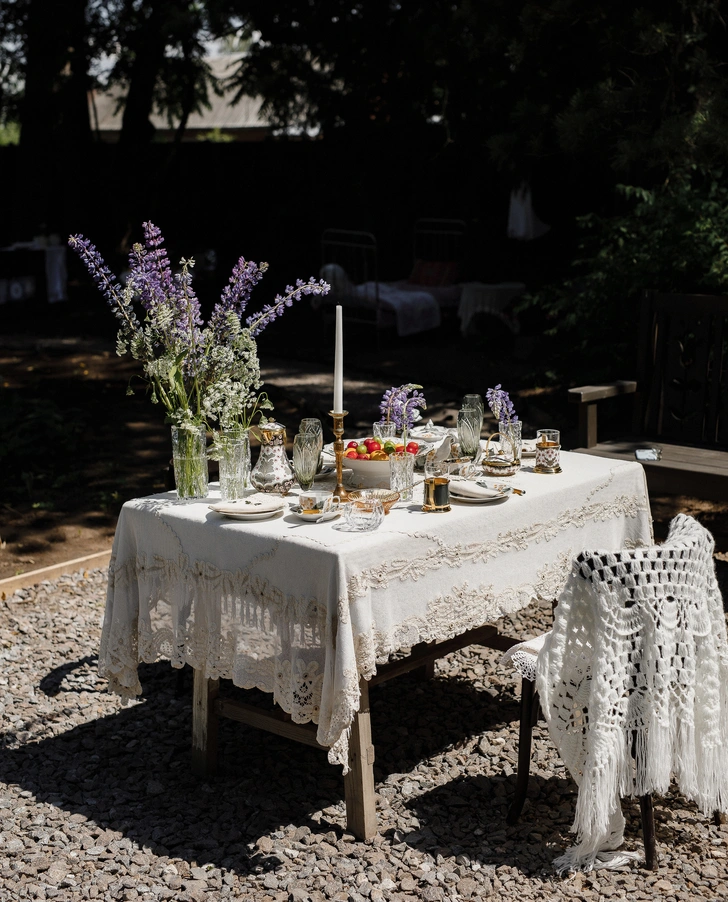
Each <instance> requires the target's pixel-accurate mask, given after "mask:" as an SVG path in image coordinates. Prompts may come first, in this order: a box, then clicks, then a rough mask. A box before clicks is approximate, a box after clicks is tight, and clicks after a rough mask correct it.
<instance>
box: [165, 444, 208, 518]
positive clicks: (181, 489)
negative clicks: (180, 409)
mask: <svg viewBox="0 0 728 902" xmlns="http://www.w3.org/2000/svg"><path fill="white" fill-rule="evenodd" d="M206 444H207V429H206V427H205V426H172V463H173V465H174V483H175V486H176V488H177V497H178V498H179V500H180V501H197V500H199V499H200V498H206V497H207V482H208V475H207V448H206Z"/></svg>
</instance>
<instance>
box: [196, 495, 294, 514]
mask: <svg viewBox="0 0 728 902" xmlns="http://www.w3.org/2000/svg"><path fill="white" fill-rule="evenodd" d="M285 506H286V502H285V501H284V500H283V498H281V496H280V495H266V494H265V492H256V493H255V494H254V495H248V496H247V497H246V498H239V499H238V500H237V501H218V502H216V503H215V504H211V505H210V510H214V511H217V513H218V514H262V513H263V512H264V511H270V512H273V511H278V510H280V509H281V508H282V507H285Z"/></svg>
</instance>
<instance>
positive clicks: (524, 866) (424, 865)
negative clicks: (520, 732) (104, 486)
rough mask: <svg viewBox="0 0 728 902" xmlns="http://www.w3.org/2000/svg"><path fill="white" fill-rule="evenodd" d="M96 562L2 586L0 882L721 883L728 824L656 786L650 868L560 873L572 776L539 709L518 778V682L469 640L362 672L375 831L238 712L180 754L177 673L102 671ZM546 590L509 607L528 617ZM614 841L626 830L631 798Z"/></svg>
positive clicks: (562, 888) (687, 886)
mask: <svg viewBox="0 0 728 902" xmlns="http://www.w3.org/2000/svg"><path fill="white" fill-rule="evenodd" d="M105 584H106V572H105V571H103V570H95V571H90V572H86V573H77V574H74V575H72V576H66V577H63V578H61V579H59V580H57V581H55V582H47V583H42V584H41V585H40V586H37V587H35V588H34V589H30V590H21V591H19V592H16V593H15V594H14V595H13V596H11V597H9V598H7V599H2V600H0V659H1V660H2V668H1V669H0V722H1V723H2V729H3V734H2V754H1V756H0V900H3V902H4V900H16V899H17V900H33V899H55V900H59V902H60V900H77V899H104V900H133V899H140V900H150V902H151V900H154V902H156V900H160V899H174V900H180V902H184V900H209V902H213V900H220V899H245V900H255V902H264V900H265V902H273V900H275V902H288V900H296V902H305V900H309V899H310V900H313V902H324V900H329V899H331V900H336V902H362V900H366V899H369V900H371V902H380V900H393V902H405V900H426V902H438V900H449V899H452V900H457V899H484V898H489V897H492V898H494V899H495V898H497V899H500V900H504V899H508V900H510V899H513V900H515V899H526V900H530V899H549V900H560V899H572V898H573V899H594V900H597V899H630V900H633V899H634V900H639V899H664V900H677V899H679V900H695V899H706V900H707V899H709V900H715V899H717V898H722V897H726V896H727V895H728V865H727V863H726V856H727V843H728V825H722V826H720V827H716V826H714V825H713V824H712V822H711V821H710V820H709V819H706V818H704V817H703V816H702V815H701V814H700V813H699V812H698V811H697V810H696V809H695V807H694V806H693V805H692V804H689V803H686V802H685V801H684V799H682V798H681V797H680V796H679V795H672V794H670V795H668V796H667V797H666V798H660V799H657V800H656V821H657V842H658V853H659V865H660V867H659V870H658V871H656V872H647V871H644V870H640V869H639V868H632V869H626V870H622V871H613V872H609V871H600V872H595V873H592V874H589V875H581V874H578V875H572V876H571V877H569V878H566V879H560V878H557V877H555V875H554V873H553V869H552V861H553V859H554V858H555V857H556V856H557V855H558V854H559V853H560V852H561V851H562V850H563V849H564V847H565V846H566V845H568V844H569V843H570V839H571V837H570V834H569V826H570V824H571V820H572V817H573V810H574V802H575V786H574V784H573V782H572V781H571V780H570V778H569V777H568V775H567V773H566V771H565V769H564V767H563V766H562V765H561V764H560V762H559V760H558V759H557V758H556V756H555V754H554V753H553V750H552V748H551V745H550V743H549V741H548V739H547V738H546V737H545V735H544V731H543V728H542V727H541V726H539V727H538V728H537V731H536V734H537V735H536V739H535V751H534V764H533V768H532V778H531V790H530V798H529V801H528V803H527V806H526V809H525V810H524V814H523V817H522V820H521V824H520V825H518V826H517V827H512V828H511V827H507V826H506V824H505V814H506V811H507V807H508V803H509V800H510V798H511V794H512V790H513V783H514V779H515V775H514V769H515V761H516V750H517V722H518V704H517V698H516V689H517V686H516V681H515V679H514V678H513V675H512V673H511V671H510V670H509V669H507V668H501V667H500V666H499V665H498V663H497V660H498V653H497V652H492V651H489V650H486V649H481V648H478V647H474V648H471V649H466V650H464V651H461V652H459V653H457V654H454V655H451V656H450V657H448V658H446V659H444V660H443V661H441V662H439V664H438V667H437V672H436V676H435V678H434V680H432V681H431V682H430V683H424V682H420V681H418V680H417V678H416V677H415V676H413V675H410V676H406V677H402V678H400V679H398V680H394V681H392V682H391V683H389V684H384V685H382V686H379V687H377V688H376V689H374V690H373V691H372V698H371V700H372V714H373V729H374V737H375V743H376V753H377V761H376V765H375V778H376V790H377V793H378V806H379V812H380V821H381V833H380V835H379V836H378V837H377V838H376V839H374V840H373V841H371V842H368V843H363V842H358V841H357V840H355V838H354V837H353V836H351V835H350V834H349V833H347V832H346V827H345V817H344V805H343V801H342V799H343V780H342V778H341V774H340V773H339V772H337V771H336V770H335V769H334V768H332V767H330V766H329V765H328V764H327V762H326V758H325V755H324V754H323V753H322V752H319V751H317V750H315V749H309V748H307V747H303V746H298V745H296V744H293V743H290V742H288V741H286V740H283V739H280V738H278V737H275V736H272V735H269V734H264V733H259V732H256V731H253V730H250V729H248V728H246V727H243V726H242V725H240V724H235V723H232V722H224V723H223V724H222V727H221V737H220V739H221V742H220V769H219V776H218V778H217V779H216V780H215V781H214V782H211V783H209V784H207V783H202V782H199V781H198V780H197V779H195V778H194V777H193V776H192V775H191V773H190V728H191V727H190V725H191V704H190V699H191V673H190V672H189V671H183V672H182V673H183V674H184V675H183V677H182V679H179V678H178V675H179V674H178V672H176V671H173V670H172V668H171V667H169V665H168V664H166V663H165V662H160V663H158V664H154V665H143V666H142V667H141V669H140V672H141V675H142V684H143V686H144V697H143V698H142V699H140V700H139V701H137V702H136V703H133V704H132V705H130V706H127V707H122V706H121V705H120V703H119V701H118V700H117V699H116V698H115V697H113V696H110V695H109V694H108V693H106V691H105V686H104V684H103V682H102V681H101V680H100V679H99V678H98V677H97V675H96V654H97V650H98V643H99V633H100V621H101V617H102V614H103V608H104V595H105ZM548 618H549V613H548V610H547V608H545V607H544V608H541V609H530V610H529V611H528V612H523V613H522V614H521V615H519V616H518V617H516V618H513V619H512V620H509V622H508V623H505V624H503V627H504V629H507V630H517V631H518V632H517V633H516V634H517V635H523V636H527V635H532V634H533V633H534V632H536V631H539V630H540V629H542V628H543V627H544V625H545V624H546V623H547V620H548ZM625 811H626V814H627V819H628V831H627V845H628V847H630V848H637V849H640V848H641V845H642V843H641V831H640V821H639V807H638V805H637V803H636V802H632V801H628V802H626V803H625Z"/></svg>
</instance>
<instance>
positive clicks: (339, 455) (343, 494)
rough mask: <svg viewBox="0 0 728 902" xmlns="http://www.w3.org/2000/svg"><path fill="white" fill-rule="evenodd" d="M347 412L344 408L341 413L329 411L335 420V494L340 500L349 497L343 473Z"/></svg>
mask: <svg viewBox="0 0 728 902" xmlns="http://www.w3.org/2000/svg"><path fill="white" fill-rule="evenodd" d="M347 413H349V411H348V410H342V411H341V413H334V411H333V410H330V411H329V416H330V417H332V419H333V421H334V426H333V429H334V438H335V441H334V455H335V456H336V488H335V489H334V492H333V494H334V496H335V497H336V498H338V499H339V501H346V499H347V498H348V497H349V493H348V491H347V490H346V489H345V488H344V481H343V475H342V474H343V470H344V439H343V435H344V417H345V416H346V415H347Z"/></svg>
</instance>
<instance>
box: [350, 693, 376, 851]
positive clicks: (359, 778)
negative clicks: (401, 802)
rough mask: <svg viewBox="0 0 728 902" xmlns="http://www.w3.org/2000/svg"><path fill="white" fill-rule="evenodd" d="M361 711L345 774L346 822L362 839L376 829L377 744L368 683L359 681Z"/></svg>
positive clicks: (358, 715) (355, 726) (355, 720)
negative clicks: (374, 744) (375, 759)
mask: <svg viewBox="0 0 728 902" xmlns="http://www.w3.org/2000/svg"><path fill="white" fill-rule="evenodd" d="M359 691H360V696H359V712H358V713H357V715H356V717H355V718H354V722H353V724H352V725H351V733H350V735H349V773H348V774H347V775H346V776H345V777H344V796H345V798H346V824H347V827H348V829H349V830H350V831H351V832H352V833H353V834H354V836H356V837H358V838H359V839H371V838H372V837H373V836H375V835H376V832H377V803H376V797H375V795H374V746H373V745H372V723H371V715H370V713H369V684H368V683H367V681H366V680H360V681H359Z"/></svg>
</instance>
